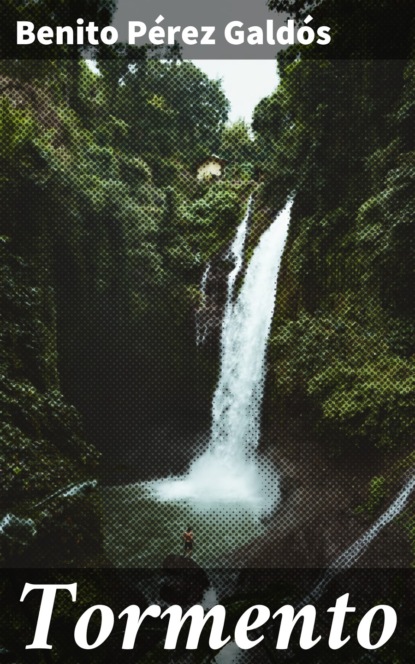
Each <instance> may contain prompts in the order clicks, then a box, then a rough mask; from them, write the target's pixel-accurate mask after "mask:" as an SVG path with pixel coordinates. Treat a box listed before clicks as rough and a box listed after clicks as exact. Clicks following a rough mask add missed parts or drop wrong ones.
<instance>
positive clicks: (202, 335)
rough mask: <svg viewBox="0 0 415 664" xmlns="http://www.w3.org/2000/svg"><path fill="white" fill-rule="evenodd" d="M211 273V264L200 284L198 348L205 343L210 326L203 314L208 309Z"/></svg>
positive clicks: (197, 330)
mask: <svg viewBox="0 0 415 664" xmlns="http://www.w3.org/2000/svg"><path fill="white" fill-rule="evenodd" d="M209 272H210V263H208V264H207V265H206V267H205V269H204V270H203V275H202V280H201V282H200V295H201V302H200V308H201V312H200V311H198V312H197V313H196V344H197V345H198V346H200V345H201V344H203V343H204V341H205V339H206V335H207V328H208V324H207V321H206V320H204V317H203V313H204V308H205V307H206V287H207V280H208V277H209ZM201 313H202V316H201Z"/></svg>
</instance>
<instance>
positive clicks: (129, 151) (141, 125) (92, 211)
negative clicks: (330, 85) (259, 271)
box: [0, 51, 247, 504]
mask: <svg viewBox="0 0 415 664" xmlns="http://www.w3.org/2000/svg"><path fill="white" fill-rule="evenodd" d="M73 67H74V64H73V63H72V62H66V61H62V62H53V61H50V62H49V61H48V62H45V63H43V65H42V67H38V66H37V63H25V66H24V67H19V63H15V62H8V61H4V62H3V63H2V65H1V75H0V92H1V99H0V101H1V110H0V132H1V142H0V145H1V148H0V150H1V152H0V159H1V163H0V169H1V182H0V186H1V193H2V197H1V200H2V202H1V219H2V228H1V233H2V245H1V251H2V264H3V268H2V285H3V286H4V288H2V291H3V297H4V301H5V307H3V312H4V313H3V315H4V322H5V325H4V327H3V333H2V374H3V387H2V403H3V409H4V418H3V421H2V427H3V429H2V433H3V440H2V466H3V467H4V482H3V483H2V492H3V496H4V498H5V500H6V502H7V503H8V504H11V502H15V501H19V500H20V499H21V498H24V497H25V496H28V497H30V496H32V497H33V495H34V493H38V492H44V491H48V490H49V491H52V490H53V489H54V488H59V487H61V486H62V485H63V484H64V483H65V482H70V481H76V480H77V479H78V478H79V477H82V476H83V475H84V474H85V472H86V473H87V474H88V473H91V472H92V469H93V467H94V463H95V459H96V455H95V454H94V453H93V452H92V448H90V447H88V446H87V444H86V443H85V441H84V438H83V435H82V433H81V425H80V421H79V415H78V414H77V413H76V411H75V409H74V408H73V406H72V405H69V404H70V403H72V404H75V405H76V406H77V407H78V409H79V410H80V411H81V413H82V416H83V419H84V423H85V427H86V433H87V438H88V441H89V442H93V443H95V444H96V445H98V447H100V448H101V449H103V450H104V451H105V450H107V451H108V449H109V446H113V443H114V440H118V439H120V437H121V436H126V437H128V436H131V437H132V439H134V440H135V439H136V436H137V423H141V426H142V425H143V422H145V421H146V420H147V419H151V418H153V417H154V416H155V413H156V412H158V411H159V410H160V409H161V408H162V407H163V406H166V407H167V410H168V408H169V405H168V400H169V399H170V400H171V399H173V400H174V399H176V398H177V399H179V398H180V392H181V388H179V387H178V384H180V383H181V382H183V383H184V387H183V389H184V391H185V393H186V389H187V390H188V393H189V394H190V393H191V392H192V391H193V392H194V390H195V389H196V390H197V389H206V387H207V386H208V385H209V384H210V381H211V380H212V378H213V373H212V368H211V366H210V365H209V363H208V361H207V358H206V357H204V356H203V354H198V355H196V351H195V348H194V319H193V316H194V307H195V306H197V303H198V288H199V281H200V276H201V272H202V271H203V269H204V265H205V263H206V261H207V260H208V259H210V258H211V257H212V256H214V255H215V254H216V253H217V252H218V251H220V250H221V249H222V248H223V246H224V245H225V244H226V242H227V241H228V240H229V238H230V237H231V235H232V232H233V229H234V228H235V225H236V224H237V222H238V221H239V219H240V214H241V208H242V205H243V204H244V201H245V199H246V195H247V192H246V188H244V186H243V185H241V186H236V187H235V186H232V185H231V184H230V183H229V184H227V183H226V182H218V183H212V184H210V183H202V184H198V183H197V181H196V177H195V165H196V164H197V162H198V161H199V160H200V159H201V158H202V157H205V156H207V155H209V154H210V153H212V152H213V151H214V150H217V149H218V147H219V143H220V137H221V133H222V129H223V125H224V121H225V119H226V116H227V109H228V103H227V100H226V98H225V97H224V95H223V92H222V90H221V88H220V84H219V83H218V82H214V81H213V82H212V81H209V79H208V78H207V77H206V76H205V75H204V74H202V72H201V71H200V70H198V69H197V68H196V67H195V66H193V65H192V64H190V63H180V62H178V61H176V60H174V61H171V62H160V61H152V60H148V61H147V60H144V59H141V60H139V61H135V62H132V63H130V65H128V63H126V62H125V61H124V60H123V59H122V58H121V56H120V57H119V54H118V53H117V51H114V53H113V59H112V60H105V61H103V62H102V63H101V73H100V74H97V73H94V72H92V71H91V69H90V68H89V67H87V66H86V64H85V63H84V62H82V61H79V62H77V63H76V68H77V69H76V76H75V78H76V82H77V84H76V88H75V89H74V87H73V85H72V83H73V76H74V69H73ZM114 81H115V84H114ZM68 88H69V91H68ZM189 91H191V94H190V96H189ZM74 93H75V97H74V96H73V95H74ZM189 347H190V348H191V349H192V350H191V351H190V352H189ZM201 372H202V376H203V378H204V380H203V379H202V380H201V379H200V377H199V374H200V373H201ZM98 376H101V378H98ZM189 376H194V378H193V379H191V380H190V381H189ZM143 384H145V385H147V390H143V388H142V385H143ZM200 385H202V388H200ZM203 385H205V387H203ZM198 386H199V387H198ZM176 395H177V396H176ZM164 399H167V403H166V402H164ZM203 401H204V402H205V403H206V404H207V403H208V400H207V399H203ZM180 407H181V408H186V404H185V401H183V402H182V403H181V406H180ZM174 410H175V409H174V407H173V405H172V406H171V412H172V414H173V413H174ZM169 417H170V416H169ZM176 417H177V419H178V420H180V413H179V414H178V415H176ZM168 419H169V418H168V417H167V420H168ZM134 423H135V425H134ZM138 426H140V425H138ZM120 431H121V433H120ZM6 494H7V495H8V498H7V499H6Z"/></svg>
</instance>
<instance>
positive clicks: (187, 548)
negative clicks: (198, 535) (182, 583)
mask: <svg viewBox="0 0 415 664" xmlns="http://www.w3.org/2000/svg"><path fill="white" fill-rule="evenodd" d="M183 540H184V555H185V556H187V557H188V558H191V556H192V553H193V530H192V526H188V528H187V530H185V531H184V533H183Z"/></svg>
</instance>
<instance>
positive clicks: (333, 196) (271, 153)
mask: <svg viewBox="0 0 415 664" xmlns="http://www.w3.org/2000/svg"><path fill="white" fill-rule="evenodd" d="M289 4H290V6H288V3H272V6H273V7H274V6H275V8H277V9H280V10H281V9H290V8H291V10H293V11H298V10H299V8H300V5H302V3H289ZM368 4H369V3H368ZM277 5H278V6H277ZM355 5H356V3H354V4H353V5H352V3H351V7H350V9H351V10H353V11H354V10H355ZM365 7H366V5H365ZM343 8H344V5H342V3H339V2H331V1H329V2H327V3H323V6H322V8H321V10H318V11H321V13H320V14H318V12H317V11H316V12H315V14H314V13H313V15H315V16H324V19H325V22H327V23H328V24H331V23H330V20H331V21H332V23H333V24H334V25H336V21H337V24H339V25H340V20H341V18H342V12H343ZM347 11H349V6H348V8H347ZM359 12H360V5H359ZM360 19H361V20H362V19H364V16H363V17H360ZM400 19H401V15H399V21H400ZM347 25H349V24H347ZM347 25H346V24H345V25H344V26H343V28H342V30H340V33H339V40H340V42H339V43H340V44H341V46H342V47H343V46H345V44H344V42H343V41H342V39H343V37H344V35H345V33H346V31H347ZM354 25H355V24H354ZM400 28H401V41H400V48H401V49H402V56H403V57H405V58H406V60H382V59H376V58H377V57H380V56H382V54H383V51H382V49H381V46H379V50H378V51H376V44H375V43H372V45H371V48H372V55H373V58H372V59H370V60H369V59H365V60H351V61H348V62H345V61H342V60H333V59H327V58H326V57H325V56H324V54H322V51H319V52H317V51H314V52H313V50H312V49H311V50H310V49H309V50H305V49H301V48H300V49H297V48H296V47H294V48H293V49H291V52H290V50H288V51H287V52H286V53H284V54H283V55H281V56H280V58H279V64H280V74H281V84H280V86H279V88H278V90H277V91H276V93H275V94H274V95H273V96H271V97H269V98H268V99H265V100H263V101H262V102H261V103H260V104H259V106H258V107H257V109H256V113H255V117H254V123H253V126H254V130H255V132H256V137H257V142H258V145H259V149H260V150H262V154H263V156H264V167H263V168H264V172H265V181H264V184H263V186H262V194H261V196H262V202H263V204H268V205H270V206H272V207H273V208H274V209H275V208H276V207H278V206H279V205H282V202H283V201H284V199H285V198H286V197H287V196H288V195H294V196H295V203H294V208H293V221H292V226H291V232H290V237H289V246H288V251H287V252H286V256H285V265H284V267H283V279H282V284H281V287H280V293H279V298H280V299H279V307H278V312H277V319H276V322H275V326H274V332H273V337H272V342H271V348H272V356H271V357H272V359H271V361H272V365H273V368H274V387H275V394H276V400H277V401H276V403H277V404H279V406H280V407H282V408H283V409H284V408H286V411H285V413H286V414H287V412H289V411H290V408H291V407H292V408H293V413H295V408H298V407H299V404H300V403H302V404H306V408H307V412H308V414H309V415H310V417H311V421H312V423H313V426H314V427H315V429H316V431H318V432H320V434H321V435H322V436H323V438H324V439H325V440H327V442H328V445H329V449H331V450H338V449H343V450H344V449H347V447H349V446H350V445H354V444H358V445H361V446H386V447H388V448H391V447H398V448H399V447H401V448H405V447H408V446H409V445H410V444H411V442H412V438H413V430H414V425H415V408H414V403H415V401H414V396H415V379H414V376H415V374H414V369H415V367H414V353H415V346H414V339H415V317H414V311H413V306H412V305H411V301H413V298H414V290H415V270H414V260H413V256H414V234H413V204H414V198H413V197H414V191H415V190H414V163H415V162H414V157H413V154H414V153H413V149H414V143H413V130H412V128H411V127H413V122H414V120H415V118H414V106H413V71H414V70H413V63H412V61H411V59H410V57H411V49H412V44H413V36H414V35H413V28H412V24H411V22H407V23H406V25H403V24H402V23H400ZM376 29H377V39H378V40H379V38H380V34H384V37H385V48H386V49H387V48H388V43H389V42H388V39H389V37H390V36H389V37H388V35H387V33H386V32H385V33H383V32H382V25H380V24H379V23H377V24H376ZM372 36H373V34H372ZM390 39H392V37H390ZM368 43H370V40H369V42H368ZM368 43H365V48H366V47H367V46H368ZM353 44H354V47H356V44H358V40H355V41H354V42H353ZM405 45H406V46H405ZM339 48H340V47H339ZM362 48H363V46H362ZM336 49H337V47H336ZM405 49H406V50H405ZM296 54H297V55H299V57H296ZM336 55H338V50H336ZM328 58H330V55H328ZM281 403H283V404H285V406H281ZM290 405H291V406H290ZM307 421H309V420H307Z"/></svg>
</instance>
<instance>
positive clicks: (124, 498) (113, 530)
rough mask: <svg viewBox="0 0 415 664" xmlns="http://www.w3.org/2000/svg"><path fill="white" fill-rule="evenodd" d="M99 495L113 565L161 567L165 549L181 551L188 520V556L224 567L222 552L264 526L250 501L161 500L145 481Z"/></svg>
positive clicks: (242, 542)
mask: <svg viewBox="0 0 415 664" xmlns="http://www.w3.org/2000/svg"><path fill="white" fill-rule="evenodd" d="M100 498H101V504H102V515H103V529H104V547H105V554H106V556H107V557H108V559H109V560H110V561H111V562H112V564H113V565H114V566H116V567H145V568H155V567H160V566H161V564H162V563H163V560H164V558H165V557H166V556H167V555H169V554H176V555H177V554H182V553H183V540H182V534H183V532H184V530H185V529H186V528H187V527H188V526H189V525H191V526H192V528H193V532H194V552H193V559H194V560H195V561H196V562H197V563H198V564H199V565H202V566H204V567H223V565H224V557H225V555H226V554H228V553H230V552H231V551H232V550H234V549H236V548H238V547H240V546H242V545H244V544H247V543H248V542H249V541H251V540H252V539H254V538H255V537H257V536H258V535H261V534H263V533H264V531H265V527H264V525H263V524H262V523H261V519H260V517H259V516H258V513H257V511H256V510H255V509H253V508H252V509H251V508H250V507H249V506H246V505H245V506H244V505H240V504H238V503H236V502H235V503H229V502H226V503H224V504H220V503H217V504H215V505H214V506H208V505H205V506H203V505H202V506H201V505H199V504H195V503H193V502H192V501H190V500H178V501H161V500H158V499H157V498H156V497H154V495H153V494H152V493H151V490H150V489H149V487H148V485H147V484H144V483H137V484H129V485H126V486H113V487H103V488H102V489H101V490H100Z"/></svg>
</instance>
